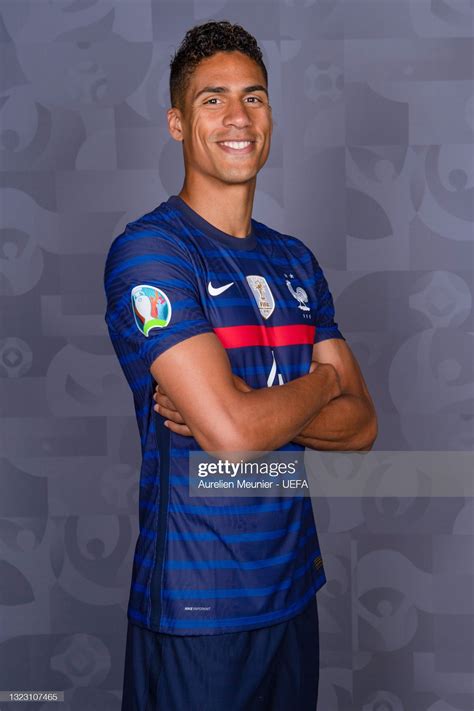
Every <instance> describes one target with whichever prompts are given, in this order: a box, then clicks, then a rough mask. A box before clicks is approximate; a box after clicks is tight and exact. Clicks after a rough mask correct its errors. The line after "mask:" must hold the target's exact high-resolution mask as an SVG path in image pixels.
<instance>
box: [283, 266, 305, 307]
mask: <svg viewBox="0 0 474 711" xmlns="http://www.w3.org/2000/svg"><path fill="white" fill-rule="evenodd" d="M290 279H294V275H293V274H285V283H286V285H287V287H288V290H289V292H290V294H291V295H292V296H293V297H294V298H295V299H296V301H298V302H299V303H298V308H299V309H301V311H309V310H310V308H309V306H306V304H307V303H308V294H307V293H306V291H305V290H304V289H303V288H302V287H301V286H297V287H296V289H293V285H292V283H291V281H290Z"/></svg>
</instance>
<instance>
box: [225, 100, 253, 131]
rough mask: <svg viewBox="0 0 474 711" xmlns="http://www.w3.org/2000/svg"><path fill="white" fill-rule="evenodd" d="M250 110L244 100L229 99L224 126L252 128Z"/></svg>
mask: <svg viewBox="0 0 474 711" xmlns="http://www.w3.org/2000/svg"><path fill="white" fill-rule="evenodd" d="M251 123H252V121H251V119H250V113H249V109H248V108H247V107H246V105H245V103H244V100H243V99H238V98H232V99H229V100H228V102H227V106H226V111H225V114H224V124H225V125H226V126H239V127H244V126H250V124H251Z"/></svg>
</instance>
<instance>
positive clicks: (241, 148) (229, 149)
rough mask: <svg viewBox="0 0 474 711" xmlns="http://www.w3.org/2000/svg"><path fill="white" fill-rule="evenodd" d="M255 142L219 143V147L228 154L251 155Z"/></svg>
mask: <svg viewBox="0 0 474 711" xmlns="http://www.w3.org/2000/svg"><path fill="white" fill-rule="evenodd" d="M254 144H255V141H219V142H218V145H219V146H220V147H221V148H222V150H224V151H225V152H226V153H235V154H237V153H239V154H242V153H250V152H251V151H253V148H254Z"/></svg>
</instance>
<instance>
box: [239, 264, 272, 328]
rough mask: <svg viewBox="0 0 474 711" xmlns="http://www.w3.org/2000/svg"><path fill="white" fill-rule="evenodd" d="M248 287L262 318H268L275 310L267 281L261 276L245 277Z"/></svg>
mask: <svg viewBox="0 0 474 711" xmlns="http://www.w3.org/2000/svg"><path fill="white" fill-rule="evenodd" d="M246 279H247V282H248V285H249V286H250V288H251V289H252V294H253V295H254V297H255V301H256V302H257V306H258V310H259V311H260V313H261V314H262V316H263V318H269V317H270V316H271V315H272V313H273V312H274V310H275V299H274V298H273V294H272V292H271V291H270V287H269V286H268V283H267V280H266V279H265V277H263V276H259V275H257V274H252V275H250V276H248V277H246Z"/></svg>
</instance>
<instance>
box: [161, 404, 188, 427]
mask: <svg viewBox="0 0 474 711" xmlns="http://www.w3.org/2000/svg"><path fill="white" fill-rule="evenodd" d="M153 409H154V410H155V412H158V413H159V414H160V415H161V416H162V417H166V418H168V419H170V420H172V422H176V423H178V424H180V425H182V424H185V422H184V420H183V418H182V417H181V415H180V414H179V412H176V410H170V409H169V408H167V407H162V406H161V405H154V407H153Z"/></svg>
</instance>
